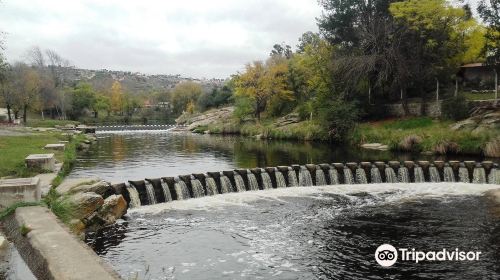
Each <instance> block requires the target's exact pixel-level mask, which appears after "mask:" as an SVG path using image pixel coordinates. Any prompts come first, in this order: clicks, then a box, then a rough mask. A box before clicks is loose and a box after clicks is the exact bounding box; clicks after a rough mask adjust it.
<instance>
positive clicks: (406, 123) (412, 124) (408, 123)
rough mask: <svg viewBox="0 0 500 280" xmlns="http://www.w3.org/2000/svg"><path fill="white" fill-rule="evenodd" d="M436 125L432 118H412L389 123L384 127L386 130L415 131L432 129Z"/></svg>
mask: <svg viewBox="0 0 500 280" xmlns="http://www.w3.org/2000/svg"><path fill="white" fill-rule="evenodd" d="M433 124H434V122H433V120H432V119H431V118H412V119H406V120H400V121H393V122H388V123H385V124H384V125H383V127H384V128H386V129H402V130H407V129H415V128H424V127H430V126H432V125H433Z"/></svg>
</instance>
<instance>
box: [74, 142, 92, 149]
mask: <svg viewBox="0 0 500 280" xmlns="http://www.w3.org/2000/svg"><path fill="white" fill-rule="evenodd" d="M77 148H78V150H79V151H84V150H88V149H89V148H90V144H87V143H80V144H79V145H78V147H77Z"/></svg>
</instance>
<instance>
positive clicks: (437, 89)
mask: <svg viewBox="0 0 500 280" xmlns="http://www.w3.org/2000/svg"><path fill="white" fill-rule="evenodd" d="M437 101H439V79H438V78H436V102H437Z"/></svg>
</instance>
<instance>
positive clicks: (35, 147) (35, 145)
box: [0, 132, 68, 177]
mask: <svg viewBox="0 0 500 280" xmlns="http://www.w3.org/2000/svg"><path fill="white" fill-rule="evenodd" d="M59 140H68V139H67V137H66V138H65V137H63V136H62V135H61V133H57V132H43V133H36V134H31V135H23V136H0V177H3V176H15V177H29V176H33V175H35V174H37V172H35V171H30V170H28V169H27V168H26V167H25V165H24V159H25V158H26V157H27V156H28V155H29V154H46V153H54V154H55V155H56V158H57V159H58V160H59V161H62V160H63V156H64V152H63V151H52V150H50V151H48V150H44V149H43V147H44V146H45V145H47V144H52V143H58V141H59Z"/></svg>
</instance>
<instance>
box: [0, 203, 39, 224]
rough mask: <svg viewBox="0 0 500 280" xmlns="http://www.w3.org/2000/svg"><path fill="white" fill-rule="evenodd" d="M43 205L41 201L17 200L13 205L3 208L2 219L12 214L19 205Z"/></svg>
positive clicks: (0, 214) (0, 215) (0, 213)
mask: <svg viewBox="0 0 500 280" xmlns="http://www.w3.org/2000/svg"><path fill="white" fill-rule="evenodd" d="M40 205H42V204H41V203H40V202H17V203H14V204H13V205H11V206H9V207H7V208H5V209H3V210H2V211H1V212H0V221H2V220H3V219H5V217H7V216H9V215H10V214H12V213H14V211H16V209H17V208H19V207H28V206H40Z"/></svg>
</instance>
